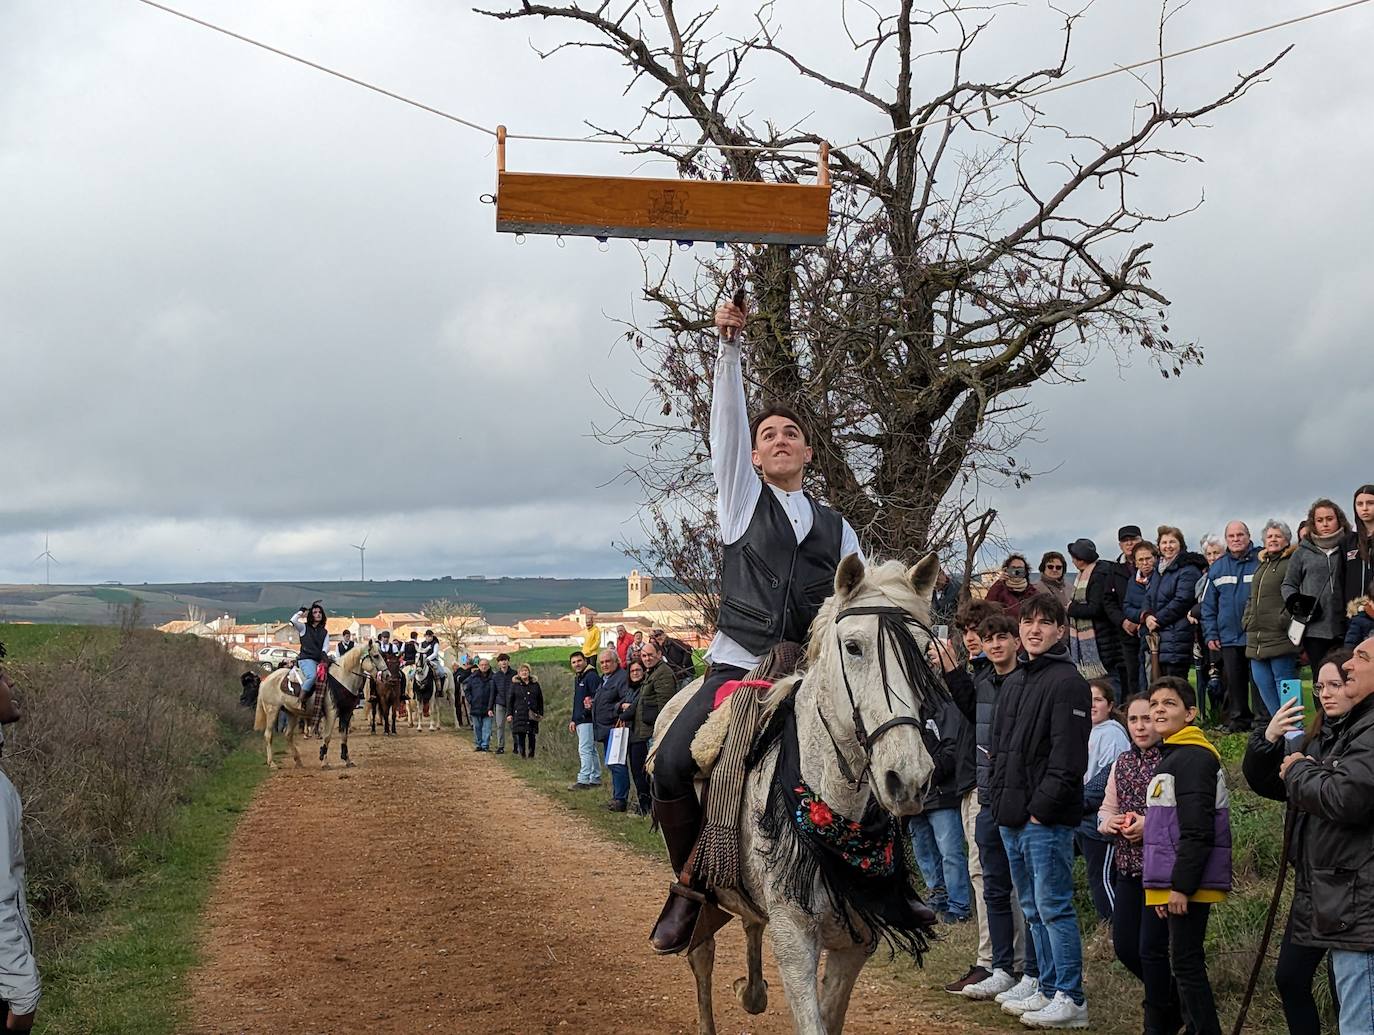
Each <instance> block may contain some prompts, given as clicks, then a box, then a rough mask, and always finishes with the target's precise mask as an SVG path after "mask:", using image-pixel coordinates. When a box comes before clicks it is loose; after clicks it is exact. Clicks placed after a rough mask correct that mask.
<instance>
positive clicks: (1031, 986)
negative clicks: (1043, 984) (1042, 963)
mask: <svg viewBox="0 0 1374 1035" xmlns="http://www.w3.org/2000/svg"><path fill="white" fill-rule="evenodd" d="M1038 991H1040V979H1039V978H1033V977H1031V976H1030V975H1029V974H1027V975H1026V976H1025V977H1023V978H1022V979H1021V980H1020V981H1018V982H1017V983H1016V984H1014V985H1012V986H1011V987H1010V988H1009V989H1007V990H1006V991H1005V992H998V993H997V994H996V995H995V996H993V997H992V998H993V1001H994V1002H998V1003H1009V1002H1011V1001H1012V1000H1013V999H1029V998H1030V997H1031V996H1033V995H1035V993H1036V992H1038Z"/></svg>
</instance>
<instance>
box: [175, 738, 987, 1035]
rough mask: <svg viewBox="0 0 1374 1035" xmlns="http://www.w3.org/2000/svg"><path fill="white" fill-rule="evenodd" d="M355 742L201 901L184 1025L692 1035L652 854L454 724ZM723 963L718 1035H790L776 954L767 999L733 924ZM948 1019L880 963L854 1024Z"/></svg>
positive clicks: (915, 1026) (254, 815)
mask: <svg viewBox="0 0 1374 1035" xmlns="http://www.w3.org/2000/svg"><path fill="white" fill-rule="evenodd" d="M312 746H313V744H312V742H307V743H306V747H307V748H310V747H312ZM350 747H352V748H353V751H354V758H355V759H356V760H357V762H358V766H357V767H356V768H354V769H350V770H347V771H346V775H343V776H341V771H340V770H333V771H321V770H319V769H318V768H317V767H316V766H314V765H308V767H307V768H305V769H300V770H293V769H283V770H282V771H281V772H279V773H276V774H273V776H272V777H271V778H270V779H269V780H268V781H267V782H266V783H265V784H264V786H263V788H262V789H261V790H260V791H259V793H258V795H257V797H256V798H255V800H254V802H253V805H252V807H251V808H250V809H249V811H248V812H247V813H246V814H245V816H244V818H243V820H242V822H241V824H240V826H239V829H238V831H237V833H236V834H235V837H234V842H233V845H232V847H231V849H230V854H229V857H228V859H227V860H226V863H225V867H224V869H223V871H222V873H221V875H220V878H219V881H218V884H217V886H216V888H215V891H214V894H213V896H212V898H211V902H210V906H209V912H208V916H207V932H206V941H205V945H206V960H205V963H204V965H203V966H202V967H201V968H200V969H199V970H198V971H197V972H196V973H195V975H194V976H193V978H192V1011H193V1027H192V1030H193V1031H195V1032H198V1033H213V1035H222V1033H231V1032H273V1033H294V1032H299V1033H328V1035H333V1033H342V1032H426V1031H433V1032H473V1033H482V1035H517V1033H518V1035H529V1033H538V1032H549V1033H552V1032H557V1033H561V1035H562V1033H582V1032H587V1033H595V1035H619V1033H636V1035H639V1033H650V1032H652V1033H658V1032H663V1033H683V1035H690V1033H694V1032H695V1031H696V1023H695V1017H696V1013H695V999H694V993H693V987H692V980H691V973H690V971H689V970H688V968H687V964H686V962H685V961H683V960H680V959H677V958H666V959H660V958H657V957H655V956H654V955H653V954H652V953H650V952H649V951H648V949H647V946H646V944H645V938H646V934H647V931H648V930H649V926H650V924H651V923H652V921H653V918H654V917H655V916H656V915H657V913H658V909H659V907H660V906H661V904H662V899H661V897H660V889H662V887H663V880H664V873H663V868H662V867H661V866H654V865H652V864H651V863H650V862H648V861H646V860H644V859H642V858H641V857H640V856H638V855H636V854H634V853H633V852H632V851H630V850H628V849H626V848H623V847H620V846H617V845H615V844H612V843H610V842H608V841H607V840H605V839H604V838H603V837H601V836H600V835H599V834H597V833H596V832H595V831H593V830H592V829H590V828H589V827H588V826H586V825H585V824H584V823H582V822H581V821H579V820H578V819H577V818H576V817H575V816H573V815H571V814H569V813H567V812H566V811H564V810H563V809H562V808H560V807H559V806H558V805H557V804H556V803H554V802H551V801H550V800H549V799H547V798H545V797H543V796H542V795H540V794H539V793H537V792H535V791H533V790H531V789H529V788H528V787H527V786H526V785H525V784H524V783H523V782H521V781H520V780H519V779H517V778H516V777H515V776H513V775H512V774H511V772H510V771H509V770H508V769H507V768H506V767H505V766H503V765H502V764H501V763H500V761H499V760H498V759H496V758H494V757H493V756H491V755H478V754H474V753H473V752H472V751H471V750H470V748H469V747H468V744H467V742H466V740H465V739H463V740H460V739H459V738H457V737H455V736H454V735H452V734H451V733H447V734H425V735H419V734H416V733H414V732H412V731H410V730H405V729H403V731H402V735H401V736H399V737H396V738H385V739H383V738H381V737H368V736H366V735H363V736H355V737H354V738H353V740H352V743H351V745H350ZM303 754H306V752H303ZM313 754H314V751H313V750H310V751H309V755H312V756H313ZM303 889H304V890H303ZM716 973H717V980H716V1020H717V1024H718V1025H719V1028H720V1032H721V1033H722V1035H727V1033H729V1035H736V1033H757V1035H763V1033H769V1035H774V1033H776V1035H783V1033H786V1032H790V1031H792V1026H791V1021H790V1017H789V1016H788V1014H787V1008H786V1004H785V1003H784V1002H783V998H782V986H781V983H780V981H779V980H778V977H777V973H776V971H775V970H774V969H773V968H772V963H771V959H770V961H769V975H768V977H769V984H770V992H771V1001H770V1003H769V1008H768V1012H767V1013H766V1014H763V1015H761V1016H759V1017H750V1016H748V1015H747V1014H745V1013H744V1012H743V1011H742V1010H741V1009H740V1007H739V1006H738V1004H737V1003H736V1002H735V999H734V996H733V995H732V994H731V992H730V984H731V982H732V981H733V980H734V978H735V977H737V976H739V975H741V974H743V973H744V965H743V938H742V935H741V933H740V930H739V926H738V924H734V925H731V927H730V928H728V929H727V930H726V931H725V932H723V933H722V936H721V945H720V951H719V952H718V955H717V972H716ZM956 1029H959V1030H963V1031H967V1025H958V1024H956V1023H951V1022H949V1021H944V1022H941V1021H932V1019H931V1018H930V1017H929V1015H928V1013H927V1012H926V1011H924V1010H922V1009H920V1008H919V1007H918V1006H917V1005H916V1004H915V1003H914V1002H913V1000H912V997H911V993H910V992H904V991H902V990H901V989H899V988H896V987H893V986H891V985H889V984H888V983H887V982H886V981H885V980H884V979H883V978H882V976H881V975H880V974H877V973H875V974H874V975H873V976H871V977H861V978H860V982H859V987H858V989H857V990H856V992H855V1003H854V1007H853V1009H852V1010H851V1011H850V1024H849V1026H848V1027H847V1029H846V1030H847V1031H850V1032H856V1033H862V1035H868V1033H888V1032H892V1033H896V1032H902V1033H910V1032H931V1033H942V1032H947V1031H948V1032H952V1031H954V1030H956Z"/></svg>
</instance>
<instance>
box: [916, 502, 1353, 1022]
mask: <svg viewBox="0 0 1374 1035" xmlns="http://www.w3.org/2000/svg"><path fill="white" fill-rule="evenodd" d="M1353 511H1354V514H1355V523H1354V525H1352V524H1351V523H1350V521H1349V520H1348V519H1347V516H1346V514H1345V513H1344V511H1343V510H1342V508H1341V507H1340V506H1339V505H1338V504H1337V503H1335V502H1334V501H1332V500H1330V499H1325V498H1323V499H1319V500H1317V501H1316V502H1315V503H1314V504H1313V505H1312V507H1311V508H1309V511H1308V514H1307V518H1306V520H1305V521H1303V522H1302V524H1301V525H1300V526H1299V530H1298V534H1297V537H1296V539H1295V537H1294V535H1293V533H1292V531H1291V530H1290V528H1289V526H1288V525H1286V524H1285V523H1284V522H1282V521H1279V520H1270V521H1268V522H1266V523H1265V525H1264V526H1263V530H1262V533H1261V541H1260V544H1259V545H1258V546H1257V545H1256V544H1254V543H1253V542H1252V537H1251V533H1250V529H1249V527H1248V526H1247V525H1246V524H1245V523H1244V522H1242V521H1233V522H1231V523H1230V524H1229V525H1227V527H1226V529H1225V531H1224V536H1223V537H1212V536H1209V537H1207V538H1206V539H1204V540H1202V542H1201V544H1200V547H1201V553H1193V552H1191V551H1189V550H1188V549H1187V547H1186V539H1185V537H1184V535H1183V533H1182V532H1181V531H1180V530H1179V529H1178V528H1177V527H1174V526H1170V525H1162V526H1160V527H1159V528H1158V531H1157V534H1156V537H1155V539H1154V541H1153V542H1151V541H1146V540H1145V539H1144V538H1143V537H1142V536H1141V533H1140V529H1139V528H1138V527H1137V526H1132V525H1127V526H1124V527H1122V528H1121V529H1120V532H1119V537H1118V538H1119V545H1120V555H1119V556H1118V557H1117V559H1116V560H1115V561H1110V560H1106V559H1104V558H1102V557H1100V556H1099V554H1098V551H1097V548H1096V545H1095V544H1094V543H1093V542H1091V541H1090V540H1087V539H1079V540H1076V541H1075V542H1073V543H1071V544H1069V545H1068V547H1067V550H1066V553H1067V557H1066V556H1065V554H1061V553H1059V552H1057V551H1051V552H1049V553H1047V554H1045V555H1044V557H1042V559H1041V562H1040V565H1039V574H1040V576H1041V577H1040V579H1039V580H1038V581H1036V580H1034V579H1033V578H1032V577H1031V574H1030V565H1029V563H1028V561H1027V560H1026V558H1025V557H1024V556H1023V555H1020V554H1013V555H1011V556H1010V557H1009V558H1008V559H1007V561H1006V563H1005V564H1004V566H1003V569H1002V573H1001V577H1000V578H999V579H998V580H997V582H996V583H995V584H994V585H993V586H992V587H990V589H989V591H988V593H987V595H986V597H985V598H984V599H981V600H968V599H965V600H964V602H963V603H962V604H960V603H959V602H958V601H959V587H958V583H957V580H956V579H954V578H951V577H948V576H943V575H942V577H941V580H940V582H939V583H938V584H937V587H936V590H935V596H934V599H933V601H932V610H933V612H934V616H935V617H934V623H933V624H948V625H952V626H954V627H955V628H956V629H957V631H958V640H957V641H955V642H953V643H952V642H950V641H944V642H937V643H935V644H933V645H932V660H933V661H935V662H936V663H938V664H939V665H940V666H941V668H942V669H943V671H944V673H945V679H946V682H947V685H948V687H949V690H950V698H951V699H950V701H948V702H930V703H929V704H928V705H927V707H926V711H925V714H923V716H922V719H923V722H924V735H925V739H926V744H927V748H928V749H929V751H930V754H931V757H932V759H933V760H934V761H935V775H934V777H933V779H932V783H931V786H930V789H929V793H928V796H927V799H926V802H925V806H926V807H925V811H924V812H923V813H922V815H921V816H919V817H917V818H916V819H915V820H913V821H912V824H911V837H912V845H913V849H914V851H915V855H916V858H917V862H918V865H919V866H920V869H921V871H922V873H923V876H924V879H925V882H926V884H927V885H928V887H929V888H930V889H931V892H932V902H931V905H932V907H933V908H935V909H936V910H937V912H939V913H940V914H941V915H942V919H944V920H945V921H946V922H951V923H959V922H964V921H976V923H977V925H978V933H979V943H978V950H977V957H976V959H975V960H974V962H973V965H972V966H971V967H970V968H969V970H968V972H967V973H965V974H964V975H962V976H961V977H960V978H958V979H957V980H955V981H952V982H951V983H950V984H948V985H947V986H945V987H946V990H947V991H949V992H951V993H954V994H958V995H962V996H964V997H966V998H970V999H974V1000H980V1001H984V1000H986V1001H993V1002H996V1003H998V1004H1000V1005H1001V1008H1002V1009H1003V1010H1004V1011H1005V1012H1007V1013H1010V1014H1014V1015H1018V1016H1019V1017H1020V1018H1021V1020H1022V1023H1023V1024H1025V1025H1026V1026H1028V1027H1040V1028H1081V1027H1086V1026H1087V1024H1088V1013H1087V1002H1086V999H1085V997H1084V993H1083V980H1082V977H1083V958H1082V946H1081V942H1080V935H1079V925H1078V917H1077V914H1076V911H1075V907H1074V901H1073V891H1074V882H1073V867H1074V859H1075V855H1077V854H1081V855H1082V856H1084V858H1085V860H1086V862H1087V874H1088V883H1089V886H1090V888H1091V891H1092V899H1093V904H1094V907H1095V909H1096V911H1097V913H1098V914H1099V917H1100V918H1101V919H1102V920H1103V921H1105V922H1107V923H1109V924H1110V925H1111V930H1112V942H1113V946H1114V948H1115V951H1116V955H1117V957H1118V959H1120V961H1121V962H1122V963H1123V964H1124V965H1125V966H1126V967H1127V968H1128V969H1129V970H1130V971H1131V972H1132V973H1133V974H1134V975H1135V976H1136V977H1137V978H1139V979H1140V980H1141V982H1142V986H1143V992H1144V995H1143V1003H1144V1031H1145V1032H1146V1035H1152V1033H1164V1035H1175V1033H1177V1032H1179V1031H1180V1030H1184V1029H1186V1030H1187V1031H1189V1032H1195V1033H1204V1035H1214V1033H1215V1035H1219V1033H1220V1025H1219V1021H1218V1017H1217V1010H1216V1003H1215V1000H1214V998H1213V994H1212V989H1211V985H1210V982H1209V980H1208V975H1207V962H1206V956H1205V953H1204V950H1203V944H1204V938H1205V934H1206V929H1207V924H1208V919H1209V916H1210V912H1211V910H1212V909H1213V908H1214V907H1216V906H1218V905H1219V904H1220V903H1221V902H1223V901H1224V900H1225V898H1226V896H1227V894H1228V893H1229V891H1230V890H1231V830H1230V797H1229V791H1228V787H1227V783H1226V774H1225V769H1224V767H1223V766H1222V764H1221V757H1220V754H1219V752H1218V750H1217V748H1216V747H1215V746H1214V745H1213V744H1212V742H1211V740H1209V738H1208V737H1207V736H1206V735H1205V734H1204V733H1203V732H1202V730H1201V729H1200V728H1199V721H1200V719H1201V717H1202V711H1203V709H1204V707H1205V706H1206V705H1208V704H1209V703H1210V704H1211V706H1212V713H1213V718H1214V725H1221V726H1224V727H1225V728H1226V729H1227V730H1229V731H1233V732H1240V731H1245V732H1248V733H1249V734H1250V737H1249V741H1248V744H1247V749H1246V753H1245V760H1244V770H1243V771H1244V774H1245V778H1246V780H1247V782H1248V783H1249V784H1250V786H1251V787H1252V789H1253V790H1254V791H1255V792H1256V793H1259V794H1261V795H1265V796H1267V797H1270V798H1275V799H1278V800H1283V801H1286V802H1287V803H1288V810H1289V820H1288V826H1287V829H1288V830H1289V831H1290V832H1291V836H1290V858H1291V859H1292V860H1293V865H1294V870H1295V874H1296V876H1295V890H1294V895H1293V898H1292V905H1291V908H1290V913H1289V918H1288V922H1287V925H1286V930H1285V934H1284V937H1283V941H1282V944H1281V948H1280V952H1279V957H1278V965H1277V968H1276V975H1275V980H1276V983H1277V986H1278V989H1279V993H1280V997H1281V999H1282V1001H1283V1007H1284V1011H1285V1014H1286V1016H1287V1019H1288V1022H1289V1027H1290V1030H1292V1031H1294V1032H1318V1031H1320V1021H1319V1014H1318V1010H1317V1007H1316V1004H1315V1001H1314V998H1313V994H1312V982H1313V978H1314V976H1315V974H1316V972H1317V970H1318V968H1319V967H1320V966H1321V964H1322V962H1323V960H1324V959H1326V958H1327V956H1328V954H1329V961H1328V965H1329V966H1330V969H1331V972H1332V979H1333V980H1332V987H1333V991H1334V994H1335V998H1336V999H1337V1002H1338V1009H1339V1014H1340V1031H1341V1033H1342V1035H1354V1033H1357V1032H1358V1033H1369V1032H1371V1030H1374V1029H1372V1027H1371V1026H1372V1025H1374V700H1372V698H1374V617H1371V614H1372V613H1374V607H1371V604H1370V596H1371V593H1370V590H1371V586H1370V576H1371V566H1370V545H1371V538H1374V486H1370V485H1365V486H1361V487H1360V488H1359V489H1358V490H1357V491H1356V492H1355V494H1354V500H1353ZM1070 564H1072V566H1073V567H1074V569H1076V578H1075V579H1074V580H1073V581H1072V582H1070V581H1069V580H1068V579H1067V578H1066V577H1065V576H1066V575H1067V573H1068V568H1069V565H1070ZM960 647H962V650H960V649H959V648H960ZM1304 661H1305V663H1306V665H1307V666H1308V667H1310V670H1311V675H1312V678H1313V684H1314V692H1315V696H1316V698H1317V701H1316V702H1315V704H1316V708H1315V711H1316V721H1315V722H1311V721H1308V722H1307V726H1308V727H1309V728H1307V729H1304V707H1303V702H1302V699H1301V695H1302V689H1301V687H1302V684H1301V682H1300V681H1299V679H1298V677H1299V670H1300V667H1301V666H1302V665H1303V664H1304ZM1195 686H1196V689H1195ZM1311 703H1312V702H1310V701H1309V704H1311Z"/></svg>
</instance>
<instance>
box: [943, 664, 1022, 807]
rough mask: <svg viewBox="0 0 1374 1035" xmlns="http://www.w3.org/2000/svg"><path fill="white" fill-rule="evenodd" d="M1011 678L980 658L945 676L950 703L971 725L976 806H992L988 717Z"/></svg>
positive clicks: (1009, 674) (990, 740)
mask: <svg viewBox="0 0 1374 1035" xmlns="http://www.w3.org/2000/svg"><path fill="white" fill-rule="evenodd" d="M969 669H971V670H972V672H971V673H970V671H969ZM1014 674H1015V673H1014V672H1013V673H1008V674H1007V675H1005V676H999V675H998V674H997V671H996V669H994V668H993V667H992V662H991V661H989V660H988V659H987V658H985V657H983V656H982V655H981V654H980V655H979V656H978V657H976V658H971V659H969V668H968V669H964V668H956V669H955V670H954V671H953V672H946V673H945V684H946V685H947V686H948V687H949V692H950V695H951V696H952V697H953V698H954V703H955V704H957V705H958V706H959V711H960V713H961V714H962V715H963V717H964V718H965V719H967V720H968V721H969V722H971V723H973V743H974V765H975V767H976V776H977V786H978V804H979V805H991V804H992V754H991V748H992V717H993V714H994V713H995V712H996V710H997V699H998V698H999V697H1001V696H1002V685H1003V684H1004V683H1005V682H1006V680H1008V679H1010V678H1011V677H1012V675H1014Z"/></svg>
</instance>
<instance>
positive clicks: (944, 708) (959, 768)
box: [921, 701, 978, 812]
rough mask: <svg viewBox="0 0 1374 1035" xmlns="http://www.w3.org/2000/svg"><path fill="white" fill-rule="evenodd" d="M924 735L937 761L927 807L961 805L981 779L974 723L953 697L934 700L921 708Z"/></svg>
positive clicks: (928, 792) (926, 802) (927, 793)
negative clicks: (975, 748) (976, 758)
mask: <svg viewBox="0 0 1374 1035" xmlns="http://www.w3.org/2000/svg"><path fill="white" fill-rule="evenodd" d="M921 719H922V725H921V739H922V740H924V741H925V745H926V751H927V752H929V754H930V758H931V761H932V762H934V763H935V771H934V772H933V773H932V774H931V777H930V789H929V790H927V791H926V798H925V807H926V811H927V812H929V811H930V810H932V809H957V808H958V807H959V804H960V802H961V801H962V800H963V797H964V795H965V794H967V793H968V792H969V791H971V790H973V788H974V787H975V786H976V785H977V783H978V774H977V770H976V768H975V766H974V759H973V724H972V723H971V722H969V721H968V719H966V718H965V717H964V716H963V714H961V713H960V711H959V708H958V706H957V705H956V704H955V703H954V702H953V701H932V702H931V703H930V705H929V706H928V707H926V708H922V709H921Z"/></svg>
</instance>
